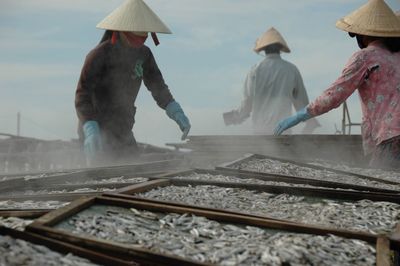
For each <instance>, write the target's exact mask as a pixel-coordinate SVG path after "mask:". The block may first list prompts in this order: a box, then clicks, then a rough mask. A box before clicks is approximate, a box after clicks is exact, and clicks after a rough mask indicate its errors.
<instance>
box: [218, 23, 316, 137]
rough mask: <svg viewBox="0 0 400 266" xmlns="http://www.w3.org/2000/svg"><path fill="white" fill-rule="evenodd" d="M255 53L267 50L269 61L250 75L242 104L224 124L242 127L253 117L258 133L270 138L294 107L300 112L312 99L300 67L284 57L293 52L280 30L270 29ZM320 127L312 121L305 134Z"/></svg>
mask: <svg viewBox="0 0 400 266" xmlns="http://www.w3.org/2000/svg"><path fill="white" fill-rule="evenodd" d="M254 51H255V52H257V53H259V52H261V51H264V52H265V55H266V56H265V59H264V60H263V61H262V62H260V63H258V64H257V65H256V66H254V67H253V68H252V69H251V71H250V72H249V74H248V75H247V78H246V81H245V83H244V90H243V91H244V98H243V100H242V104H241V106H240V107H239V108H238V109H236V110H233V111H231V112H228V113H224V122H225V124H226V125H230V124H240V123H242V122H243V121H244V120H246V119H247V118H248V117H250V114H251V116H252V121H253V131H254V134H267V135H268V134H272V133H273V130H274V127H275V124H276V123H277V122H278V121H280V120H281V119H282V118H284V117H286V116H288V115H291V114H292V106H294V108H295V109H296V110H299V109H301V108H303V107H304V106H306V105H307V104H308V96H307V92H306V89H305V87H304V84H303V79H302V78H301V75H300V72H299V70H298V69H297V67H296V66H295V65H294V64H292V63H289V62H288V61H285V60H283V59H282V58H281V56H280V52H286V53H289V52H290V49H289V47H288V45H287V44H286V41H285V40H284V39H283V37H282V36H281V35H280V33H279V32H278V31H277V30H276V29H274V28H270V29H269V30H268V31H266V32H265V33H264V34H263V35H262V36H261V37H260V38H259V39H257V42H256V46H255V48H254ZM317 126H319V124H318V122H317V121H316V120H311V121H310V122H309V123H307V126H306V128H305V129H304V130H303V132H305V133H310V132H312V131H313V130H314V129H315V128H316V127H317Z"/></svg>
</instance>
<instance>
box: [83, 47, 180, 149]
mask: <svg viewBox="0 0 400 266" xmlns="http://www.w3.org/2000/svg"><path fill="white" fill-rule="evenodd" d="M140 69H142V70H143V71H142V73H143V75H142V76H141V74H140V72H141V71H140ZM142 80H143V82H144V84H145V86H146V87H147V89H148V90H149V91H150V92H151V94H152V96H153V98H154V100H155V101H156V102H157V104H158V106H160V107H161V108H162V109H165V108H166V106H167V105H168V103H170V102H171V101H172V100H173V97H172V95H171V93H170V91H169V89H168V86H167V85H166V84H165V82H164V79H163V77H162V74H161V72H160V70H159V69H158V66H157V64H156V61H155V59H154V57H153V54H152V53H151V51H150V49H149V48H148V47H147V46H143V47H141V48H130V47H125V46H123V45H122V44H121V43H120V42H117V43H116V44H114V45H112V44H111V42H110V41H105V42H103V43H101V44H99V45H98V46H97V47H96V48H94V49H93V50H92V51H91V52H90V53H89V54H88V55H87V57H86V60H85V63H84V66H83V68H82V72H81V76H80V79H79V83H78V87H77V90H76V95H75V108H76V112H77V115H78V118H79V122H80V123H79V130H78V132H79V135H80V138H81V139H82V125H83V124H84V123H85V122H86V121H88V120H95V121H97V122H98V123H99V125H100V130H101V132H102V137H103V141H104V142H105V144H106V145H108V146H109V148H111V149H118V148H120V147H123V146H125V145H127V144H135V140H134V138H133V133H132V127H133V124H134V123H135V112H136V107H135V100H136V97H137V95H138V92H139V88H140V85H141V83H142Z"/></svg>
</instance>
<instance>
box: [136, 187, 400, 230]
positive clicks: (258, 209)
mask: <svg viewBox="0 0 400 266" xmlns="http://www.w3.org/2000/svg"><path fill="white" fill-rule="evenodd" d="M138 196H139V197H144V198H149V199H156V200H164V201H175V202H180V203H185V204H190V205H196V206H198V205H201V206H205V207H212V208H217V209H227V210H231V211H238V212H244V213H250V214H257V215H265V216H269V217H273V218H277V219H287V220H291V221H294V222H302V223H307V224H317V225H324V226H330V227H336V228H342V229H351V230H357V231H368V232H371V233H385V232H386V233H387V232H390V231H392V230H393V229H394V228H395V226H396V223H397V222H398V221H399V220H400V205H399V204H396V203H391V202H374V201H370V200H359V201H336V200H328V199H318V198H312V197H302V196H295V195H288V194H272V193H267V192H255V191H252V190H246V189H241V188H224V187H217V186H195V187H192V186H166V187H159V188H156V189H152V190H150V191H148V192H144V193H140V194H138Z"/></svg>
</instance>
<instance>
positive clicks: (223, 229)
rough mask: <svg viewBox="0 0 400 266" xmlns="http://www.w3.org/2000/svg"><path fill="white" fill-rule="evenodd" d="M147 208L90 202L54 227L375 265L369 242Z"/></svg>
mask: <svg viewBox="0 0 400 266" xmlns="http://www.w3.org/2000/svg"><path fill="white" fill-rule="evenodd" d="M142 212H143V214H141V213H142ZM149 213H151V212H148V211H142V210H138V209H133V210H132V209H127V208H121V207H115V206H105V205H94V206H91V207H90V208H88V209H85V210H83V211H81V212H80V213H78V214H76V215H74V216H72V217H71V218H70V219H67V220H65V221H63V222H61V223H59V224H58V225H56V226H55V228H57V229H61V230H66V231H69V232H71V231H72V233H74V234H78V235H80V236H92V237H97V238H101V239H103V240H109V241H114V242H117V243H124V244H129V245H132V246H133V247H141V248H145V249H149V250H152V251H154V252H158V253H164V254H168V255H175V256H179V257H182V258H186V259H190V260H193V261H197V262H205V263H213V264H218V265H363V266H365V265H375V254H376V251H375V248H374V247H373V246H371V245H369V244H368V243H366V242H363V241H359V240H353V239H345V238H341V237H337V236H333V235H328V236H319V235H310V234H298V233H290V232H285V231H277V230H271V229H264V228H259V227H253V226H244V225H235V224H223V223H219V222H217V221H214V220H209V219H207V218H205V217H201V216H195V215H192V214H175V213H152V215H149ZM155 217H156V218H155Z"/></svg>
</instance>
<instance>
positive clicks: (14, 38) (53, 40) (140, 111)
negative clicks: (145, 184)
mask: <svg viewBox="0 0 400 266" xmlns="http://www.w3.org/2000/svg"><path fill="white" fill-rule="evenodd" d="M122 2H123V0H107V1H106V0H0V91H1V96H0V133H9V134H16V133H17V113H18V112H19V113H20V114H21V123H20V134H21V135H22V136H27V137H35V138H40V139H49V140H55V139H61V140H70V139H74V138H77V133H76V132H77V123H78V119H77V116H76V113H75V108H74V97H75V90H76V85H77V82H78V79H79V75H80V71H81V68H82V65H83V62H84V59H85V56H86V54H87V53H88V52H89V51H90V50H91V49H93V48H94V47H95V46H96V45H97V43H98V42H99V40H100V38H101V36H102V34H103V30H100V29H97V28H96V27H95V26H96V24H97V23H98V22H100V21H101V20H102V19H103V18H104V17H106V16H107V15H108V14H109V13H110V12H112V11H113V10H114V9H115V8H116V7H118V6H119V5H120V4H121V3H122ZM145 2H146V3H147V4H148V5H149V6H150V7H151V8H152V9H153V11H155V13H156V14H157V15H158V16H159V17H160V18H161V19H162V20H163V22H164V23H165V24H166V25H168V27H169V28H170V29H171V30H172V32H173V34H159V35H158V37H159V40H160V42H161V44H160V45H159V46H157V47H155V46H154V44H153V43H152V42H151V38H149V39H148V40H147V42H146V45H148V46H149V47H150V48H151V49H152V52H153V54H154V56H155V58H156V61H157V64H158V66H159V68H160V70H161V72H162V74H163V76H164V79H165V81H166V83H167V84H168V86H169V88H170V90H171V92H172V94H173V95H174V97H175V99H176V101H177V102H179V103H180V104H181V106H182V107H183V109H184V111H185V113H186V114H187V116H188V117H189V119H190V121H191V124H192V129H191V132H190V135H221V134H227V135H233V134H235V135H236V134H252V128H251V121H250V119H249V120H248V121H246V122H245V123H244V124H242V125H239V126H229V127H227V126H225V125H224V123H223V119H222V113H223V112H227V111H230V110H232V109H234V108H237V107H238V106H239V105H240V102H241V99H242V90H243V82H244V80H245V77H246V75H247V73H248V71H249V70H250V68H251V67H252V66H253V65H255V64H257V63H258V62H260V61H261V60H262V59H263V57H262V56H260V55H257V54H256V53H254V52H253V47H254V43H255V40H256V39H257V38H258V37H259V36H260V35H261V34H262V33H263V32H265V31H266V30H267V29H268V28H270V27H272V26H273V27H275V28H276V29H277V30H278V31H279V32H280V33H281V34H282V35H283V37H284V38H285V39H286V41H287V43H288V45H289V47H290V48H291V50H292V53H290V54H282V57H283V59H285V60H288V61H290V62H292V63H294V64H295V65H296V66H297V67H298V68H299V70H300V72H301V74H302V76H303V79H304V83H305V86H306V88H307V92H308V95H309V98H310V100H313V99H315V98H316V97H317V96H318V95H320V94H321V93H322V91H323V90H324V89H326V88H327V87H328V86H329V85H330V84H331V83H332V82H333V81H334V80H335V79H336V78H337V77H338V76H339V74H340V73H341V70H342V69H343V66H344V65H345V64H346V62H347V60H348V59H349V57H350V56H351V54H353V53H354V52H355V51H357V49H358V47H357V44H356V42H355V40H354V39H351V38H349V37H348V35H347V34H346V33H345V32H343V31H341V30H338V29H337V28H336V27H335V22H336V20H338V19H339V18H341V17H343V16H345V15H347V14H349V13H350V12H352V11H353V10H355V9H356V8H358V7H359V6H361V5H363V4H365V3H366V1H365V0H362V1H361V0H324V1H321V0H297V1H293V0H168V1H167V0H145ZM386 3H387V4H388V5H389V6H390V7H391V8H392V9H393V10H400V1H399V0H386ZM348 105H349V110H350V113H351V119H352V121H353V122H360V120H361V108H360V103H359V99H358V95H357V94H354V95H352V96H351V97H350V98H349V99H348ZM136 106H137V114H136V124H135V126H134V129H133V131H134V134H135V136H136V139H137V141H138V142H143V143H149V144H153V145H160V146H163V145H164V144H165V143H179V142H181V140H180V136H181V133H180V130H179V128H178V126H177V125H176V124H175V122H174V121H172V120H171V119H169V118H168V117H167V115H166V114H165V111H164V110H162V109H160V108H159V107H158V106H157V105H156V103H155V101H154V100H153V99H152V97H151V94H150V92H149V91H147V89H146V88H145V87H144V86H142V88H141V90H140V92H139V96H138V99H137V101H136ZM341 119H342V109H341V108H338V109H335V110H332V111H331V112H329V113H327V114H324V115H322V116H320V117H318V120H319V121H320V123H321V124H322V127H320V128H318V129H317V130H316V131H315V133H317V134H334V133H335V132H336V131H337V130H340V129H341ZM299 130H300V128H297V129H296V130H295V132H300V131H299ZM352 132H353V133H356V134H357V133H359V132H360V131H359V128H357V127H355V128H353V129H352Z"/></svg>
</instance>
